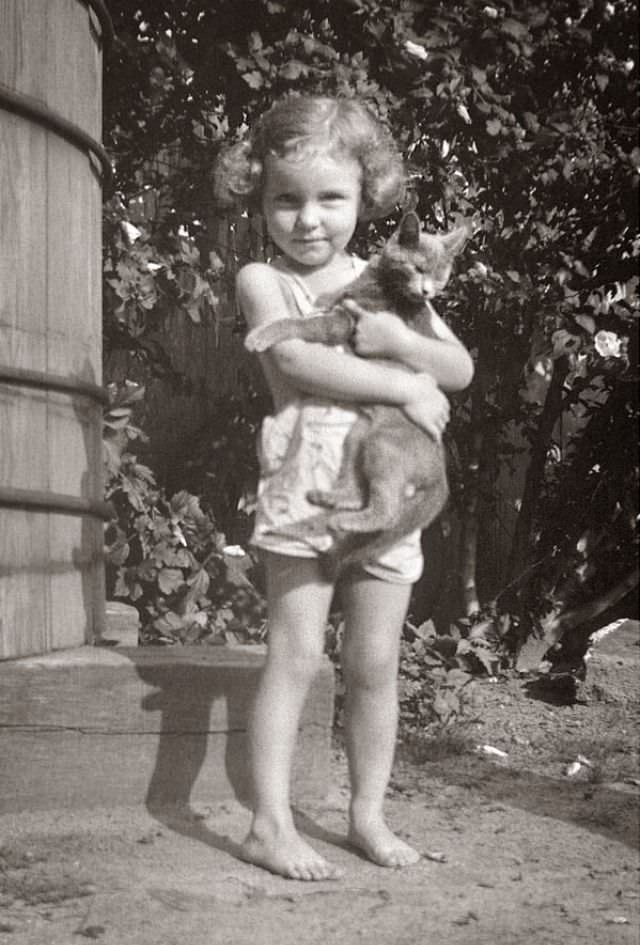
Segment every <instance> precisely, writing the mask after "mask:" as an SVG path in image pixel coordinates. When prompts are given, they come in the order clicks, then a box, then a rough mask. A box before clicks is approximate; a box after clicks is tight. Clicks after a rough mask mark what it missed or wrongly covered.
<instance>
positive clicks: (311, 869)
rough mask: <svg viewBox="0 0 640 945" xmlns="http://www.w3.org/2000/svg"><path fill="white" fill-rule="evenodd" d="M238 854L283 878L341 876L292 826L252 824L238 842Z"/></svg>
mask: <svg viewBox="0 0 640 945" xmlns="http://www.w3.org/2000/svg"><path fill="white" fill-rule="evenodd" d="M240 856H241V857H242V858H243V859H244V860H246V861H247V862H249V863H253V864H255V865H256V866H261V867H263V868H264V869H267V870H270V872H272V873H277V874H278V875H279V876H284V877H285V878H286V879H300V880H306V881H309V882H311V881H316V882H320V881H322V880H326V879H340V877H341V876H342V875H343V874H342V871H341V870H339V869H338V868H337V867H335V866H333V865H332V864H331V863H328V862H327V860H325V859H324V857H322V856H320V854H319V853H316V851H315V850H314V849H313V847H310V846H309V844H308V843H305V841H304V840H303V839H302V837H301V836H300V835H299V834H298V833H297V832H296V830H295V828H294V827H290V828H287V829H282V828H271V827H264V826H258V825H256V824H254V825H253V826H252V828H251V830H250V831H249V833H248V835H247V837H246V839H245V841H244V843H243V844H242V845H241V848H240Z"/></svg>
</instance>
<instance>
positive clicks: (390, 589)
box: [342, 575, 420, 867]
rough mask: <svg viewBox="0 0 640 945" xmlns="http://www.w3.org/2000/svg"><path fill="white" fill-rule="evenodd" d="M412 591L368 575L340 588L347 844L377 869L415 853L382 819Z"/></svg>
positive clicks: (411, 858)
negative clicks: (348, 783) (400, 656)
mask: <svg viewBox="0 0 640 945" xmlns="http://www.w3.org/2000/svg"><path fill="white" fill-rule="evenodd" d="M410 593H411V586H410V585H405V584H392V583H389V582H386V581H381V580H378V579H377V578H373V577H370V576H368V575H361V576H360V575H359V576H355V577H353V578H352V579H350V580H349V581H348V582H345V585H344V587H343V592H342V600H343V606H344V614H345V637H344V641H343V647H342V669H343V673H344V677H345V683H346V699H345V725H346V740H347V754H348V759H349V771H350V775H351V807H350V825H349V840H350V842H351V843H353V844H354V845H356V846H357V847H359V848H360V849H361V850H362V851H363V852H364V853H366V855H367V856H368V857H369V859H371V860H373V861H374V862H375V863H378V864H379V865H380V866H391V867H400V866H408V865H409V864H411V863H416V862H417V861H418V860H419V859H420V854H419V853H418V851H417V850H414V849H413V847H410V846H409V845H408V844H407V843H405V842H404V841H403V840H400V838H399V837H396V835H395V834H394V833H393V832H392V831H391V830H390V829H389V827H388V826H387V824H386V823H385V819H384V814H383V809H382V808H383V801H384V795H385V791H386V788H387V785H388V783H389V778H390V776H391V767H392V764H393V755H394V750H395V743H396V732H397V727H398V691H397V677H398V653H399V643H400V634H401V630H402V625H403V622H404V618H405V615H406V611H407V607H408V605H409V596H410Z"/></svg>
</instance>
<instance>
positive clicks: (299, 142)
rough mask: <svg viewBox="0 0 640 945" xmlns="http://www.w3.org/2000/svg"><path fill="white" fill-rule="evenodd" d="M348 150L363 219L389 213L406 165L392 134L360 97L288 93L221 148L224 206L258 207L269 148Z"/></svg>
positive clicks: (217, 179) (291, 152) (283, 153)
mask: <svg viewBox="0 0 640 945" xmlns="http://www.w3.org/2000/svg"><path fill="white" fill-rule="evenodd" d="M314 153H315V154H331V155H333V156H335V155H340V156H345V155H346V156H349V157H351V158H353V159H355V160H356V161H358V163H359V164H360V166H361V167H362V206H361V210H360V219H362V220H374V219H376V218H377V217H383V216H386V215H387V214H388V213H390V212H391V210H393V208H394V207H395V206H396V204H397V203H399V202H401V201H402V198H403V196H404V191H405V170H404V166H403V162H402V157H401V155H400V152H399V151H398V149H397V148H396V146H395V144H394V142H393V140H392V138H391V135H390V134H389V132H388V131H387V130H386V129H385V128H384V127H383V125H382V124H381V123H380V122H379V121H378V119H377V118H376V116H375V115H374V114H373V113H372V112H371V111H370V110H369V109H368V108H367V107H366V106H365V105H363V104H362V103H361V102H360V101H358V99H353V98H340V97H336V98H329V97H325V96H313V95H288V96H287V97H286V98H284V99H282V100H281V101H279V102H276V104H275V105H273V106H272V107H271V108H270V109H269V110H268V111H266V112H265V113H264V114H263V115H262V116H261V117H260V118H259V119H258V121H257V123H256V125H255V127H254V128H253V129H252V130H251V131H250V132H249V134H248V135H247V137H246V138H245V139H243V140H242V141H239V142H238V143H236V144H234V145H231V146H230V147H228V148H225V149H223V150H222V151H221V153H220V155H219V156H218V159H217V161H216V167H215V170H214V191H215V197H216V201H217V202H218V204H219V205H220V206H232V205H235V204H237V203H238V202H246V203H248V204H249V205H254V206H256V207H258V205H259V201H260V196H261V192H262V185H263V173H264V161H265V158H266V156H267V155H268V154H275V155H277V156H278V157H284V158H288V159H293V160H297V159H306V158H308V157H310V156H311V155H313V154H314Z"/></svg>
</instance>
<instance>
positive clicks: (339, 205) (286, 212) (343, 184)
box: [262, 154, 362, 269]
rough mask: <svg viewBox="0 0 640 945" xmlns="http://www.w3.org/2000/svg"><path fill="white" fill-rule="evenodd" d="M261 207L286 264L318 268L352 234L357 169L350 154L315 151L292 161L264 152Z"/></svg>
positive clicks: (358, 184)
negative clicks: (340, 154) (330, 153)
mask: <svg viewBox="0 0 640 945" xmlns="http://www.w3.org/2000/svg"><path fill="white" fill-rule="evenodd" d="M264 174H265V181H264V189H263V197H262V209H263V213H264V217H265V220H266V224H267V228H268V230H269V234H270V236H271V239H272V240H273V241H274V243H275V244H276V246H278V248H279V249H280V250H281V251H282V252H283V253H284V255H285V256H286V257H287V258H288V259H289V261H290V262H292V263H296V264H298V266H300V267H302V268H303V269H319V268H322V267H323V266H326V265H327V264H328V263H330V262H331V261H332V260H333V258H334V257H335V256H336V255H337V254H339V253H342V252H343V251H344V249H345V247H346V246H347V243H348V242H349V240H350V239H351V237H352V236H353V231H354V230H355V227H356V223H357V222H358V213H359V210H360V195H361V190H362V171H361V169H360V165H359V163H358V162H357V161H356V160H354V159H353V158H349V157H339V158H333V157H331V156H330V155H328V154H315V155H313V156H311V157H310V158H309V160H306V161H305V160H300V159H297V160H295V161H293V160H288V159H287V158H281V157H276V156H275V155H268V156H267V158H266V160H265V166H264Z"/></svg>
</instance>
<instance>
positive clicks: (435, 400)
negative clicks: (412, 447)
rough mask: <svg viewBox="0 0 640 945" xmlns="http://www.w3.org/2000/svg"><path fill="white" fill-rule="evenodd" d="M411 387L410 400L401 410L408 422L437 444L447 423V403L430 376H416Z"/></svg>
mask: <svg viewBox="0 0 640 945" xmlns="http://www.w3.org/2000/svg"><path fill="white" fill-rule="evenodd" d="M412 387H413V388H414V389H413V391H412V395H411V398H410V400H408V401H407V402H406V403H405V404H404V405H403V407H402V409H403V411H404V413H405V414H406V416H407V417H408V418H409V420H411V421H413V423H415V424H417V425H418V426H419V427H421V428H422V429H423V430H424V431H425V432H426V433H428V434H429V435H430V436H432V437H433V438H434V440H436V441H437V442H438V443H439V442H440V441H441V440H442V434H443V433H444V429H445V427H446V425H447V423H448V422H449V416H450V407H449V401H448V400H447V398H446V397H445V395H444V394H443V393H442V391H441V390H440V388H439V387H438V386H437V385H436V382H435V381H434V379H433V378H432V377H431V375H430V374H416V375H415V376H414V377H413V378H412Z"/></svg>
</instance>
